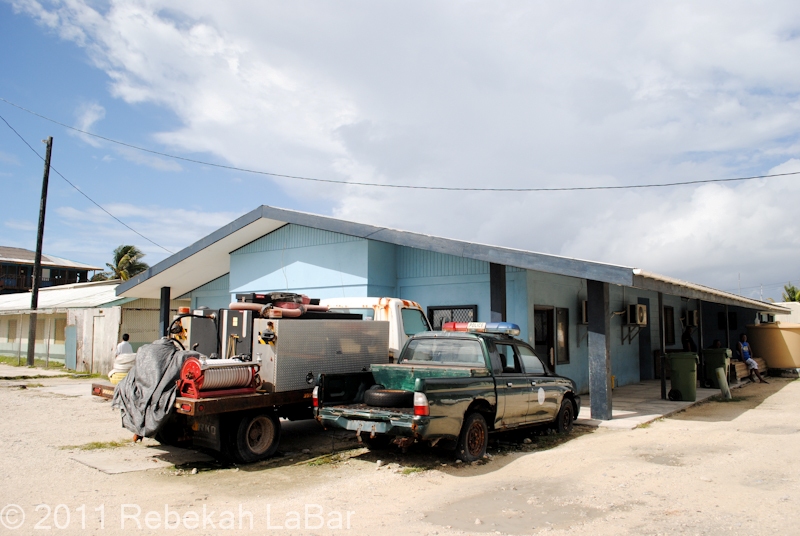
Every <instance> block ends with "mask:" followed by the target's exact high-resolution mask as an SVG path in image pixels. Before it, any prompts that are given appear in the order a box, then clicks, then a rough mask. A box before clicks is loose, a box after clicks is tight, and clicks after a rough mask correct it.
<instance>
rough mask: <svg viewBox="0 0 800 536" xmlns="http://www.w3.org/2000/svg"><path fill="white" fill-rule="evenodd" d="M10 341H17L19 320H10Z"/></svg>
mask: <svg viewBox="0 0 800 536" xmlns="http://www.w3.org/2000/svg"><path fill="white" fill-rule="evenodd" d="M8 342H17V321H16V320H9V321H8Z"/></svg>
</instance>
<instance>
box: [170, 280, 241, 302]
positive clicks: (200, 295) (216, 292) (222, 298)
mask: <svg viewBox="0 0 800 536" xmlns="http://www.w3.org/2000/svg"><path fill="white" fill-rule="evenodd" d="M229 289H230V274H225V275H223V276H222V277H218V278H216V279H214V280H213V281H209V282H208V283H206V284H205V285H203V286H200V287H197V288H196V289H194V290H193V291H191V292H189V293H187V294H185V295H183V296H180V297H179V298H178V299H186V298H189V299H191V305H190V307H191V308H192V309H197V308H198V307H202V306H205V307H208V308H209V309H222V308H223V307H227V306H228V305H229V304H230V302H231V294H230V290H229Z"/></svg>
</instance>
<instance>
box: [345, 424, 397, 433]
mask: <svg viewBox="0 0 800 536" xmlns="http://www.w3.org/2000/svg"><path fill="white" fill-rule="evenodd" d="M386 427H387V423H385V422H373V421H347V429H348V430H355V431H356V432H366V433H368V434H371V433H373V432H374V433H376V434H385V433H386Z"/></svg>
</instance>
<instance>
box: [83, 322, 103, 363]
mask: <svg viewBox="0 0 800 536" xmlns="http://www.w3.org/2000/svg"><path fill="white" fill-rule="evenodd" d="M105 324H106V323H105V317H102V316H95V317H93V319H92V353H91V360H90V361H89V363H86V361H85V360H84V363H86V366H87V367H88V370H89V372H91V373H94V365H95V363H96V364H98V365H99V364H100V363H102V362H103V353H104V350H105V348H103V340H104V339H105V329H104V327H105Z"/></svg>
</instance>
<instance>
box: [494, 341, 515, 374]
mask: <svg viewBox="0 0 800 536" xmlns="http://www.w3.org/2000/svg"><path fill="white" fill-rule="evenodd" d="M495 346H496V347H497V353H498V355H499V356H500V364H501V365H502V366H503V372H505V373H509V374H511V373H514V372H522V370H521V369H520V368H519V363H518V362H517V360H516V359H515V358H514V346H513V345H511V344H503V343H496V344H495Z"/></svg>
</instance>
